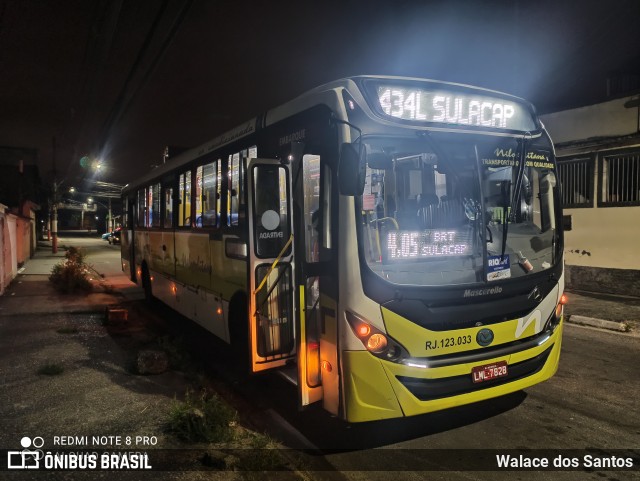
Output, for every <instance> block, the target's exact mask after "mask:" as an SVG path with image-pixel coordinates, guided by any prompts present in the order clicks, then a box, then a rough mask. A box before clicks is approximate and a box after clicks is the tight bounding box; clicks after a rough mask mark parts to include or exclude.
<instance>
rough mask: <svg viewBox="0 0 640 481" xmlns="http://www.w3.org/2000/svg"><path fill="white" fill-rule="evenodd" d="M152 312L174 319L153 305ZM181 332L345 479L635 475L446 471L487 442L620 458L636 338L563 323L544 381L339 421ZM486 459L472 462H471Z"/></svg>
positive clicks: (634, 389)
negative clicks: (406, 412)
mask: <svg viewBox="0 0 640 481" xmlns="http://www.w3.org/2000/svg"><path fill="white" fill-rule="evenodd" d="M117 250H118V249H117V247H113V246H108V244H107V243H106V241H105V242H104V246H95V244H93V247H90V246H88V248H87V253H88V256H87V261H88V262H89V263H92V264H93V265H94V266H95V267H96V268H97V270H98V271H99V272H102V271H105V273H107V275H108V273H110V272H112V269H113V272H116V271H118V272H119V264H118V262H119V257H118V256H117V254H116V252H117ZM152 312H153V314H154V315H160V316H165V315H166V316H170V317H174V318H175V314H171V313H167V312H166V311H163V309H161V308H155V309H153V310H152ZM178 322H182V321H178ZM188 331H189V334H190V335H189V336H188V337H189V338H191V341H192V342H193V346H194V349H195V350H196V351H197V352H198V353H199V355H200V356H201V357H202V358H203V359H204V360H206V362H207V363H208V364H209V366H210V367H211V372H212V375H213V376H220V378H221V379H222V382H223V383H226V387H227V388H228V389H230V390H232V391H233V393H234V396H235V397H236V398H237V399H238V402H239V403H240V405H243V406H245V407H246V406H249V407H248V408H247V409H250V410H252V411H254V414H253V415H254V416H255V415H256V414H255V413H256V412H257V413H270V416H271V417H272V418H275V419H282V420H284V422H283V423H281V424H282V426H283V430H282V432H285V433H287V436H285V437H286V438H287V439H288V442H289V447H292V448H301V447H308V445H304V443H297V442H296V439H298V440H301V439H306V440H308V441H309V442H310V443H311V444H313V445H314V446H316V447H317V448H319V449H320V453H317V452H316V453H313V454H312V455H311V456H310V460H311V463H312V464H313V462H314V459H315V460H320V459H322V463H323V464H324V463H325V462H326V461H328V463H329V464H330V465H331V466H332V467H333V469H335V470H336V471H340V472H341V473H342V475H341V476H342V477H344V478H347V479H353V480H360V479H371V480H376V479H380V480H383V479H384V480H385V481H386V480H388V479H389V478H390V477H393V478H395V479H416V480H418V479H420V480H423V479H442V480H445V479H446V480H450V479H460V480H463V479H464V480H469V479H483V480H484V479H492V480H494V479H497V480H500V479H509V480H511V479H522V480H529V479H532V480H533V479H549V480H556V479H559V480H565V479H566V480H573V479H581V480H582V479H593V480H604V479H606V480H609V481H614V480H623V479H640V471H638V470H637V468H636V470H635V471H633V472H630V471H607V470H606V469H597V468H595V469H591V470H587V471H579V472H576V471H566V472H558V471H551V472H545V471H536V472H531V471H530V472H513V471H499V470H496V471H493V472H487V471H460V472H451V471H449V470H450V469H456V466H460V467H462V466H463V465H464V466H466V465H467V464H468V462H469V459H472V458H473V456H475V455H477V456H479V457H484V458H483V459H485V458H486V455H487V452H486V451H485V452H482V451H477V450H495V451H489V452H488V453H489V455H490V456H491V457H492V459H493V457H494V454H496V453H501V452H505V453H506V452H508V451H507V450H514V449H516V450H518V449H527V450H528V449H535V450H546V451H540V452H539V454H542V455H544V456H547V457H549V458H550V459H551V458H554V457H557V456H565V457H572V456H582V455H583V454H584V452H583V451H570V450H585V449H589V450H595V451H600V452H602V453H603V455H609V457H610V456H611V454H615V455H623V456H624V455H625V453H627V452H628V451H627V450H631V449H633V450H636V452H637V450H639V449H640V374H639V372H638V366H640V338H638V337H630V336H629V335H626V334H623V333H612V332H607V331H600V330H594V329H590V328H584V327H580V326H574V325H567V326H565V331H564V333H565V335H564V341H563V350H562V355H561V362H560V368H559V371H558V373H557V374H556V375H555V376H554V377H553V378H552V379H551V380H549V381H547V382H546V383H543V384H540V385H537V386H534V387H532V388H529V389H527V390H526V391H525V392H523V391H521V392H517V393H514V394H511V395H509V396H504V397H502V398H498V399H494V400H489V401H486V402H482V403H478V404H474V405H471V406H464V407H460V408H454V409H450V410H446V411H442V412H438V413H433V414H428V415H423V416H417V417H413V418H405V419H398V420H392V421H381V422H375V423H366V424H356V425H348V424H346V423H344V422H342V421H340V420H338V419H335V418H332V417H331V416H329V415H328V414H327V413H326V412H324V411H323V410H322V409H321V408H318V407H315V406H313V407H311V408H309V409H307V410H305V411H298V410H297V406H296V392H295V388H294V387H293V386H292V385H290V384H288V383H286V382H285V381H284V380H283V379H282V378H280V377H279V376H276V375H266V376H264V375H263V376H259V377H258V378H255V379H250V380H246V379H237V378H234V377H233V376H231V377H230V376H228V375H225V374H224V373H226V372H227V371H228V369H227V367H228V366H227V365H226V362H228V358H226V357H225V356H224V354H223V355H214V354H212V351H217V350H216V349H213V350H212V349H211V346H215V345H216V342H215V340H214V339H213V336H208V335H206V334H205V333H203V331H201V330H200V329H199V327H197V326H195V325H193V326H191V327H190V328H189V329H188ZM221 352H223V351H221ZM274 413H275V414H274ZM291 428H293V431H292V430H291ZM274 435H275V436H276V437H277V435H278V434H277V433H274ZM285 442H286V441H285ZM296 444H297V445H296ZM391 450H393V451H391ZM425 450H432V451H425ZM433 450H435V451H433ZM438 450H446V451H438ZM467 450H471V451H467ZM638 462H639V461H638V460H636V466H638ZM460 463H462V464H460ZM485 464H486V463H482V462H479V463H478V466H484V465H485ZM431 469H433V471H431ZM443 469H447V470H446V471H444V470H443ZM426 471H429V472H428V473H427V472H426ZM336 474H337V473H335V472H324V471H320V472H315V473H314V476H315V477H317V478H321V479H322V478H327V479H328V478H331V479H335V476H336Z"/></svg>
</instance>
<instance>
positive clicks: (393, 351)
mask: <svg viewBox="0 0 640 481" xmlns="http://www.w3.org/2000/svg"><path fill="white" fill-rule="evenodd" d="M345 315H346V318H347V322H348V323H349V326H350V327H351V329H352V330H353V333H354V334H355V335H356V336H357V337H358V339H360V342H362V344H363V345H364V347H365V349H366V350H367V351H369V352H370V353H371V354H373V355H374V356H376V357H379V358H381V359H384V360H387V361H392V362H400V361H401V360H402V359H404V358H408V357H409V353H408V352H407V350H406V349H405V348H404V347H402V346H401V345H400V344H399V343H398V342H397V341H395V340H394V339H392V338H391V337H389V336H388V335H387V334H386V333H384V332H383V331H381V330H380V329H378V328H377V327H375V326H373V325H371V324H369V323H368V322H367V321H365V320H364V319H363V318H362V317H360V316H358V315H356V314H354V313H353V312H350V311H345Z"/></svg>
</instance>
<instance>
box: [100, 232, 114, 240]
mask: <svg viewBox="0 0 640 481" xmlns="http://www.w3.org/2000/svg"><path fill="white" fill-rule="evenodd" d="M111 234H113V232H105V233H104V234H102V239H103V240H109V237H111Z"/></svg>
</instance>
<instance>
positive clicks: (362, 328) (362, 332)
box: [356, 323, 371, 338]
mask: <svg viewBox="0 0 640 481" xmlns="http://www.w3.org/2000/svg"><path fill="white" fill-rule="evenodd" d="M356 332H357V334H358V337H360V338H364V337H367V336H368V335H369V333H371V328H370V327H369V325H368V324H364V323H362V324H360V325H359V326H358V329H357V331H356Z"/></svg>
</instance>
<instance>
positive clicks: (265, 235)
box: [259, 232, 284, 239]
mask: <svg viewBox="0 0 640 481" xmlns="http://www.w3.org/2000/svg"><path fill="white" fill-rule="evenodd" d="M283 237H284V233H283V232H261V233H260V236H259V238H260V239H278V238H279V239H282V238H283Z"/></svg>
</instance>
